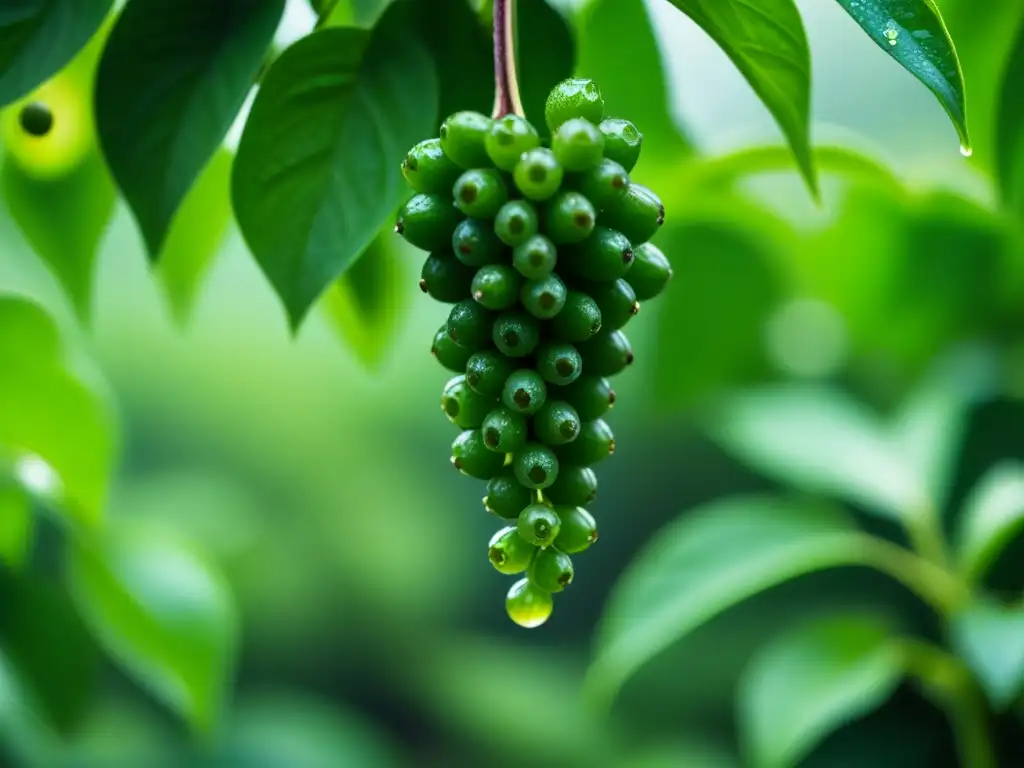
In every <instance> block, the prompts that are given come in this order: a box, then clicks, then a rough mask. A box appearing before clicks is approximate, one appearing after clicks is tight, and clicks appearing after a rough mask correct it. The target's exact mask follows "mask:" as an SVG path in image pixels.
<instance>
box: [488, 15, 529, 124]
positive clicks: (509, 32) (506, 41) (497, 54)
mask: <svg viewBox="0 0 1024 768" xmlns="http://www.w3.org/2000/svg"><path fill="white" fill-rule="evenodd" d="M515 5H516V2H515V0H494V111H493V113H492V114H491V117H493V118H495V119H497V118H499V117H504V116H505V115H509V114H513V115H519V116H520V117H523V116H524V114H525V113H524V112H523V103H522V101H521V100H520V98H519V81H518V79H517V77H516V39H515V38H516V21H515Z"/></svg>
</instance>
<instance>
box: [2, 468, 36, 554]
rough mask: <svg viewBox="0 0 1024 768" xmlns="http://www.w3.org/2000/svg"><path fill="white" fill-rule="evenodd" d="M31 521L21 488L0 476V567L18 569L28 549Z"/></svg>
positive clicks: (33, 525)
mask: <svg viewBox="0 0 1024 768" xmlns="http://www.w3.org/2000/svg"><path fill="white" fill-rule="evenodd" d="M34 528H35V520H34V518H33V513H32V503H31V501H30V500H29V497H28V495H27V494H26V493H25V491H24V490H23V489H21V488H19V487H18V486H16V485H15V484H14V483H13V482H10V481H8V480H5V479H4V478H2V477H0V568H3V567H4V566H6V567H8V568H12V569H15V570H20V569H21V568H22V567H23V566H24V565H25V562H26V561H27V560H28V556H29V552H30V551H31V548H32V536H33V530H34Z"/></svg>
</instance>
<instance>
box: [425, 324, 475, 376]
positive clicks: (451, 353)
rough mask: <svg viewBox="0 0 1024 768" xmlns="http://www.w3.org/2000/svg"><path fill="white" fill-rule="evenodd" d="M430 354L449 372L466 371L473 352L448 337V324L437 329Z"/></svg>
mask: <svg viewBox="0 0 1024 768" xmlns="http://www.w3.org/2000/svg"><path fill="white" fill-rule="evenodd" d="M430 353H431V354H432V355H433V356H434V357H436V358H437V361H438V362H439V363H440V364H441V365H443V366H444V367H445V368H447V369H448V370H449V371H455V372H456V373H458V372H459V371H464V370H466V365H467V363H468V362H469V359H470V355H471V352H470V350H468V349H466V348H465V347H460V346H459V345H458V344H456V343H455V342H454V341H452V339H451V337H450V336H449V335H448V324H447V323H445V324H444V325H442V326H441V327H440V328H438V329H437V333H435V334H434V343H433V344H432V345H431V347H430Z"/></svg>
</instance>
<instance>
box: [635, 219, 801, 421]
mask: <svg viewBox="0 0 1024 768" xmlns="http://www.w3.org/2000/svg"><path fill="white" fill-rule="evenodd" d="M738 204H739V201H737V205H738ZM668 216H670V217H672V216H674V218H671V219H669V223H667V224H666V225H665V227H664V229H663V231H662V232H661V233H659V234H658V236H657V238H656V240H655V242H656V243H657V245H658V246H659V247H660V248H661V249H662V250H663V251H664V252H665V255H666V256H668V258H669V260H670V261H671V263H672V269H673V272H674V277H673V279H672V282H670V283H669V285H668V289H667V290H666V292H665V295H664V297H663V298H662V299H661V301H660V302H659V303H661V304H662V306H660V307H657V308H655V307H656V305H655V304H653V303H652V304H651V305H650V307H651V308H650V309H646V308H645V309H642V310H641V312H642V313H643V312H644V311H656V312H657V313H658V315H657V324H658V329H659V330H658V347H657V351H656V353H655V354H656V359H655V361H654V365H655V370H656V372H655V376H654V387H655V390H656V392H657V394H658V397H659V399H660V400H661V401H662V402H663V403H666V404H668V405H671V406H676V407H685V406H691V405H693V404H694V403H696V402H699V401H700V400H701V399H702V398H704V397H706V396H708V395H709V394H711V393H713V392H715V391H717V390H718V389H719V388H721V387H722V386H724V385H729V384H735V383H738V382H741V381H747V380H749V379H751V378H753V377H754V376H756V375H757V374H758V373H760V372H761V370H762V369H763V368H764V365H765V364H764V352H763V349H764V341H763V340H764V326H765V323H766V322H767V320H768V318H769V317H770V315H771V313H772V312H773V311H774V310H775V308H776V305H777V304H778V302H779V300H780V298H781V293H782V286H781V280H780V277H779V275H778V274H777V272H776V267H775V264H774V254H773V252H772V251H773V247H774V246H773V243H772V237H771V233H770V231H768V232H763V231H758V228H756V227H755V226H751V224H750V223H749V222H746V221H744V220H743V219H741V217H740V216H737V215H731V216H730V215H724V214H720V213H715V214H709V215H703V214H701V213H700V212H695V213H692V212H686V211H678V212H673V213H669V214H668ZM710 328H713V329H714V332H713V333H709V332H708V329H710Z"/></svg>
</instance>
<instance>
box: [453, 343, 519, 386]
mask: <svg viewBox="0 0 1024 768" xmlns="http://www.w3.org/2000/svg"><path fill="white" fill-rule="evenodd" d="M463 370H465V371H466V384H468V385H469V388H470V389H472V390H473V391H474V392H477V393H478V394H481V395H484V396H485V397H491V398H498V397H500V396H501V390H502V388H503V387H504V386H505V381H506V380H507V379H508V377H509V376H511V375H512V371H514V370H515V362H514V361H513V360H511V359H509V358H508V357H505V355H503V354H501V353H500V352H498V351H497V350H496V349H485V350H481V351H480V352H475V353H473V355H472V356H470V357H469V358H468V359H467V360H466V363H465V365H464V366H463Z"/></svg>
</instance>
